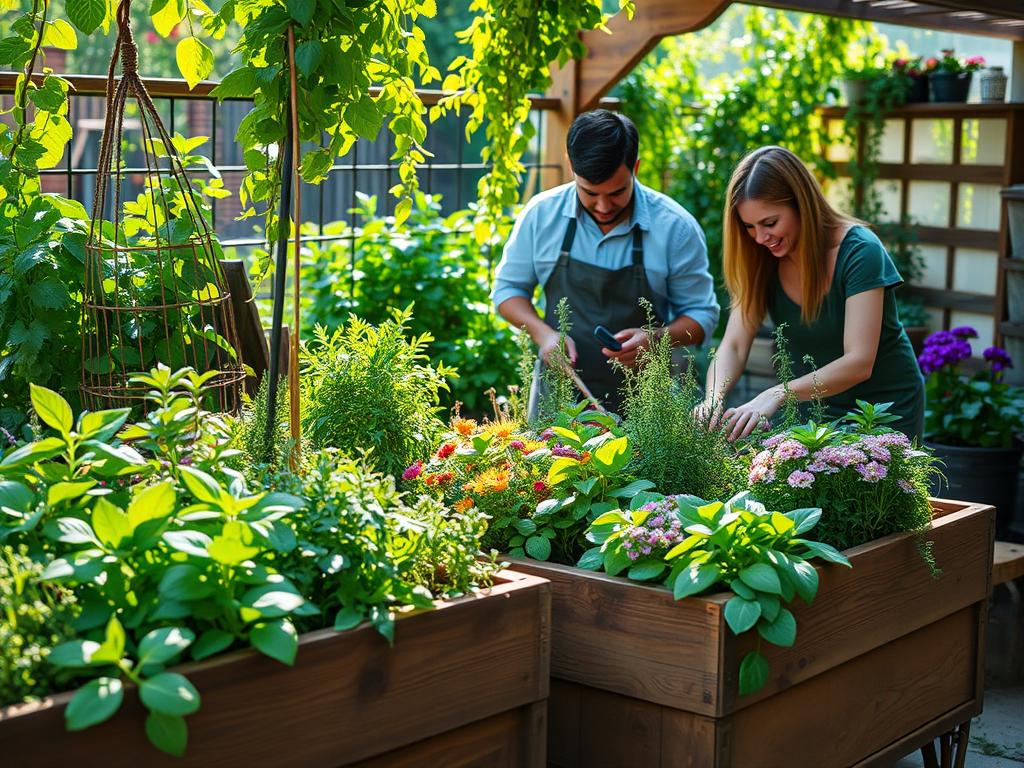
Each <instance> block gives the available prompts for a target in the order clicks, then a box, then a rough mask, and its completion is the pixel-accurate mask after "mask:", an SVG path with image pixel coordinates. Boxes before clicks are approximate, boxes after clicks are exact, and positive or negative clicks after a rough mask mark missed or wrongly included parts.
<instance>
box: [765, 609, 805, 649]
mask: <svg viewBox="0 0 1024 768" xmlns="http://www.w3.org/2000/svg"><path fill="white" fill-rule="evenodd" d="M757 632H758V634H760V635H761V637H763V638H764V639H765V640H767V641H768V642H769V643H773V644H774V645H780V646H782V647H783V648H789V647H790V646H791V645H793V643H795V642H796V619H794V618H793V614H792V613H790V612H789V611H788V610H786V609H785V608H782V609H780V610H779V613H778V615H777V616H776V617H775V620H774V621H772V622H766V621H764V620H762V621H759V622H758V623H757Z"/></svg>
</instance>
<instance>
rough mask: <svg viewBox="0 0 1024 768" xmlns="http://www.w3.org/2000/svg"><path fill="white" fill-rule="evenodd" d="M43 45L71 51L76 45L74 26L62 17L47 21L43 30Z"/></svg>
mask: <svg viewBox="0 0 1024 768" xmlns="http://www.w3.org/2000/svg"><path fill="white" fill-rule="evenodd" d="M43 45H48V46H51V47H53V48H62V49H64V50H65V51H73V50H75V48H77V47H78V35H77V34H75V28H74V27H72V26H71V25H70V24H68V23H67V22H66V21H64V19H57V20H55V21H48V22H46V28H45V29H44V30H43Z"/></svg>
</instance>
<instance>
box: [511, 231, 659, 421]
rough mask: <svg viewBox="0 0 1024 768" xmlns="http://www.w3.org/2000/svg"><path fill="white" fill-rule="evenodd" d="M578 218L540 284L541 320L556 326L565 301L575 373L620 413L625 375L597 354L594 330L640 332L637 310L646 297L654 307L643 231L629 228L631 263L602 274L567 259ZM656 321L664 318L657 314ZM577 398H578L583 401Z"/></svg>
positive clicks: (537, 383) (533, 399) (536, 377)
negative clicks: (569, 324) (545, 278)
mask: <svg viewBox="0 0 1024 768" xmlns="http://www.w3.org/2000/svg"><path fill="white" fill-rule="evenodd" d="M576 224H577V220H576V218H575V217H574V218H571V219H569V223H568V225H567V226H566V228H565V236H564V237H563V238H562V248H561V251H560V252H559V254H558V263H557V264H556V265H555V268H554V269H553V270H552V272H551V276H550V277H548V280H547V282H546V283H545V284H544V301H545V305H544V320H545V322H547V324H548V325H550V326H552V327H555V325H556V324H557V317H558V316H557V313H556V309H557V307H558V302H559V301H561V300H562V298H563V297H564V298H566V299H568V302H569V310H570V315H569V319H570V320H571V321H572V330H571V331H570V332H569V335H570V336H571V337H572V339H573V341H575V342H576V352H577V360H576V370H577V371H578V372H579V374H580V378H581V379H583V382H584V383H585V384H586V385H587V386H588V387H589V388H590V391H591V392H593V394H594V397H596V398H597V399H598V400H600V401H601V404H602V405H603V406H604V407H605V408H607V409H608V410H609V411H614V412H615V413H620V414H621V412H622V393H621V390H622V385H623V381H624V376H623V375H622V373H621V372H620V371H618V370H616V369H615V368H614V367H612V364H611V362H610V360H609V359H608V358H607V357H605V356H604V355H603V354H601V346H602V345H601V342H599V341H598V340H597V339H596V338H594V327H595V326H598V325H603V326H604V327H605V328H607V329H608V330H609V331H611V332H612V333H618V332H619V331H621V330H623V329H624V328H643V327H644V326H645V325H646V324H647V314H646V312H645V311H644V309H643V308H642V307H641V306H640V299H641V298H646V299H647V300H648V301H650V302H651V304H652V305H654V291H652V290H651V285H650V283H649V282H648V280H647V272H646V271H645V270H644V246H643V232H642V231H641V229H640V227H638V226H634V227H633V248H632V254H633V263H632V264H630V265H629V266H627V267H623V268H622V269H605V268H604V267H598V266H596V265H594V264H587V263H586V262H582V261H579V260H575V259H573V258H571V257H570V256H569V252H570V251H571V250H572V244H573V240H575V238H576ZM654 319H655V322H657V323H662V322H663V319H662V318H661V317H659V316H658V315H657V310H655V318H654ZM541 385H542V383H541V378H540V361H538V365H537V366H536V367H535V368H534V372H533V387H532V391H531V396H530V414H529V416H530V418H531V419H532V418H533V417H534V416H535V415H536V410H537V403H538V400H539V398H540V397H542V396H543V393H542V391H541ZM582 398H583V395H582V394H581V395H580V397H579V399H582Z"/></svg>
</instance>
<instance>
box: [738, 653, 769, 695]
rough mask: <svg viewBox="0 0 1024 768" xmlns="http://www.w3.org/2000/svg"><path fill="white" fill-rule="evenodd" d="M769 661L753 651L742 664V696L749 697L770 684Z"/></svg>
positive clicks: (745, 657)
mask: <svg viewBox="0 0 1024 768" xmlns="http://www.w3.org/2000/svg"><path fill="white" fill-rule="evenodd" d="M768 672H769V669H768V659H766V658H765V657H764V656H762V655H761V654H760V653H758V652H757V651H751V652H750V653H748V654H747V655H746V656H744V657H743V661H741V662H740V696H749V695H750V694H752V693H755V692H757V691H759V690H761V689H762V688H764V684H765V683H767V682H768Z"/></svg>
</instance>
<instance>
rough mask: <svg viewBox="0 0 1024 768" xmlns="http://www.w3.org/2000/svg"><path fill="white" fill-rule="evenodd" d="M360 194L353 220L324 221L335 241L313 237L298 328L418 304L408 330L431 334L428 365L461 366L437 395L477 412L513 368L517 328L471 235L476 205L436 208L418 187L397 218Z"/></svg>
mask: <svg viewBox="0 0 1024 768" xmlns="http://www.w3.org/2000/svg"><path fill="white" fill-rule="evenodd" d="M356 197H357V199H358V200H359V204H358V205H357V206H356V208H355V209H354V210H353V211H352V212H353V213H354V214H355V215H356V216H357V217H358V221H359V223H358V224H357V225H356V226H355V227H354V228H352V227H350V226H349V225H348V224H347V223H345V222H335V223H332V224H328V225H326V226H325V227H324V230H323V231H324V234H327V235H331V236H332V237H334V238H336V239H335V240H333V241H332V242H329V243H317V242H310V243H309V246H308V249H309V250H308V253H307V255H306V256H305V257H304V259H303V265H302V284H303V285H305V286H310V287H311V288H312V290H310V291H308V293H306V295H305V296H303V323H304V332H306V333H312V330H313V329H314V328H315V327H316V326H317V325H322V326H324V327H325V328H326V329H327V330H328V331H334V330H336V329H338V328H340V327H341V326H342V325H343V324H344V322H345V320H346V319H347V318H348V315H349V314H350V313H352V314H355V315H358V316H359V317H361V318H363V319H364V320H366V322H368V323H371V324H377V323H381V322H384V321H386V320H388V319H389V318H390V317H391V308H392V307H396V306H397V307H404V306H408V305H410V304H414V314H413V316H412V317H411V318H410V320H409V332H410V333H411V334H412V335H414V336H419V335H421V334H424V333H430V334H431V335H432V336H433V337H434V340H433V341H432V342H431V344H430V349H429V352H430V355H431V361H432V362H433V364H434V365H437V364H439V363H440V362H442V361H443V362H444V363H445V364H447V365H449V366H451V367H453V368H455V369H456V370H458V372H459V377H458V378H457V379H455V380H454V381H452V382H451V385H450V386H451V390H450V391H448V392H443V393H442V397H441V403H442V404H443V405H446V406H451V405H454V403H455V402H461V403H462V404H463V406H464V409H465V410H466V411H467V412H469V413H474V414H481V413H483V411H484V410H485V408H486V396H485V394H484V392H485V390H487V389H488V388H490V387H495V386H499V385H501V384H502V383H504V382H507V381H510V380H511V379H512V377H513V376H514V370H515V369H514V366H515V359H516V358H515V342H514V340H513V337H514V335H515V334H514V332H513V331H512V330H511V329H510V328H509V327H508V324H507V323H505V322H504V321H503V320H500V319H499V318H497V317H496V316H495V313H494V308H493V306H492V305H491V301H490V297H489V295H488V291H489V289H490V279H491V264H490V259H489V254H488V252H487V251H486V249H484V248H482V247H481V246H479V245H477V243H476V241H475V240H474V238H473V226H472V221H471V219H470V217H471V215H472V212H471V211H457V212H455V213H452V214H450V215H448V216H442V215H441V204H440V198H439V197H431V196H429V195H425V194H423V193H421V192H417V193H415V194H414V195H413V201H414V205H413V209H412V212H411V214H410V216H409V219H408V220H407V221H406V222H405V223H403V224H401V225H397V224H396V223H395V221H394V219H393V217H390V216H388V217H385V216H380V215H379V214H378V212H377V208H378V203H377V198H376V197H373V196H368V195H364V194H362V193H356ZM353 254H356V256H355V257H353ZM456 295H457V296H458V297H459V300H458V301H452V296H456Z"/></svg>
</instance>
